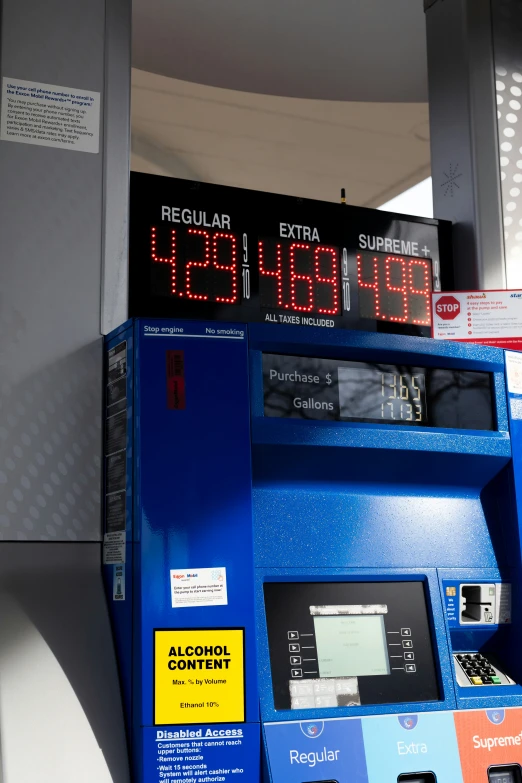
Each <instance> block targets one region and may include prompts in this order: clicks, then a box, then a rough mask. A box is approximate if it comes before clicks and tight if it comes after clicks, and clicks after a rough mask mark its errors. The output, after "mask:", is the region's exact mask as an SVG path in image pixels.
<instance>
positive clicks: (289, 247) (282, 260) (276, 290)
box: [258, 239, 341, 315]
mask: <svg viewBox="0 0 522 783" xmlns="http://www.w3.org/2000/svg"><path fill="white" fill-rule="evenodd" d="M258 269H259V298H260V304H261V307H266V308H270V309H281V310H292V311H295V312H301V313H323V314H324V315H340V313H341V281H340V278H341V275H340V265H339V248H337V247H328V246H327V245H317V244H313V243H311V242H291V241H288V240H277V239H260V240H259V242H258Z"/></svg>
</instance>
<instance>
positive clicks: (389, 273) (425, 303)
mask: <svg viewBox="0 0 522 783" xmlns="http://www.w3.org/2000/svg"><path fill="white" fill-rule="evenodd" d="M357 276H358V283H359V314H360V316H361V318H375V319H377V320H379V321H391V322H396V323H401V324H418V325H419V326H430V324H431V292H432V284H431V279H432V273H431V261H429V260H428V259H426V258H407V257H406V258H405V257H403V256H394V255H387V254H386V253H368V252H366V253H358V254H357Z"/></svg>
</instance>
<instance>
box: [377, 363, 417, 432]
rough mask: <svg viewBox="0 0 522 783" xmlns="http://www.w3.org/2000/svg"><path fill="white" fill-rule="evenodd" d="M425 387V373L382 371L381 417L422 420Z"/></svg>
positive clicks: (413, 420)
mask: <svg viewBox="0 0 522 783" xmlns="http://www.w3.org/2000/svg"><path fill="white" fill-rule="evenodd" d="M424 388H425V379H424V375H421V374H418V375H401V374H399V373H392V372H383V373H381V397H382V398H383V402H382V403H381V418H383V419H387V420H390V419H394V420H401V419H402V421H412V422H417V423H418V422H421V421H422V420H423V419H424V410H423V399H422V398H423V394H424Z"/></svg>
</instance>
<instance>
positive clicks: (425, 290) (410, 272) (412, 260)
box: [408, 258, 431, 326]
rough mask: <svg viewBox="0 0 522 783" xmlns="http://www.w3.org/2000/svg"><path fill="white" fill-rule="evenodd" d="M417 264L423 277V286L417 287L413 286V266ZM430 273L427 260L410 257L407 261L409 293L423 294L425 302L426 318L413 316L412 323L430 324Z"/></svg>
mask: <svg viewBox="0 0 522 783" xmlns="http://www.w3.org/2000/svg"><path fill="white" fill-rule="evenodd" d="M415 266H418V267H420V268H421V269H422V274H423V278H424V288H421V289H418V288H415V284H414V280H413V267H415ZM430 275H431V269H430V265H429V264H428V262H427V261H424V259H422V258H410V261H409V263H408V287H409V289H410V294H416V295H418V296H423V297H424V301H425V303H426V318H425V319H422V320H421V319H419V318H414V319H413V323H414V324H420V325H421V326H429V325H430V324H431V281H430Z"/></svg>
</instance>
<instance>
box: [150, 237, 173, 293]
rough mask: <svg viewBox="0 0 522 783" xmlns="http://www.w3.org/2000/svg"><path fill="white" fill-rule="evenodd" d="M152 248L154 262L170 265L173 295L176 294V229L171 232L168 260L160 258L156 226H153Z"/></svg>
mask: <svg viewBox="0 0 522 783" xmlns="http://www.w3.org/2000/svg"><path fill="white" fill-rule="evenodd" d="M150 234H151V237H150V247H151V257H152V260H153V261H155V262H156V263H158V264H170V281H171V286H170V287H171V292H172V293H173V294H175V293H176V229H174V228H173V229H172V232H171V237H170V241H171V246H170V256H169V257H168V258H163V257H162V256H159V255H158V253H157V242H158V240H157V231H156V228H155V226H153V227H152V228H151V230H150Z"/></svg>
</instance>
